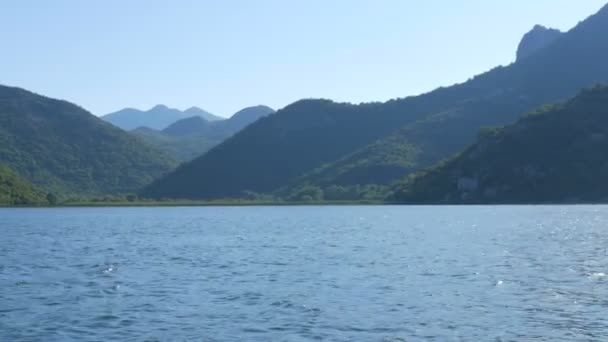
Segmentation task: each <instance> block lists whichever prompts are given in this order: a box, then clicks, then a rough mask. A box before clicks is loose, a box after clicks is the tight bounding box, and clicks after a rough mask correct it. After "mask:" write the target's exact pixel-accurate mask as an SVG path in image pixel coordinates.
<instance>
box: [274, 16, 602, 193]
mask: <svg viewBox="0 0 608 342" xmlns="http://www.w3.org/2000/svg"><path fill="white" fill-rule="evenodd" d="M607 23H608V15H607V10H606V8H604V9H602V11H600V13H599V14H597V15H596V16H594V17H591V18H589V19H588V20H587V21H585V22H583V23H582V24H581V25H579V26H578V27H576V28H575V29H573V30H572V31H571V32H569V33H568V34H566V35H563V36H561V37H562V38H560V39H557V40H555V41H554V44H555V45H554V46H553V44H551V45H549V46H548V47H546V48H545V49H541V50H538V51H537V53H535V54H532V55H530V56H528V58H524V59H523V60H521V61H519V62H517V63H515V64H513V65H511V66H509V67H506V68H497V69H495V70H493V71H491V72H489V73H486V74H484V75H481V76H478V77H476V78H474V79H473V80H471V81H469V82H467V83H465V84H464V85H462V86H467V85H473V84H476V83H477V84H478V85H479V86H484V84H486V85H485V86H486V87H488V88H489V89H491V90H493V91H494V93H493V94H487V95H484V96H477V97H471V98H470V99H468V100H466V101H464V102H461V103H455V104H454V106H453V107H452V108H449V109H448V110H445V111H442V112H437V113H433V114H430V115H427V116H426V117H424V118H422V119H420V120H417V121H415V122H413V123H410V124H406V125H404V126H403V127H402V128H400V129H399V130H397V131H396V132H394V133H393V134H391V135H389V136H388V137H386V138H382V139H380V140H378V141H375V142H373V143H372V144H370V145H368V146H365V147H364V148H361V149H359V150H357V151H355V152H353V153H351V154H349V155H347V156H345V157H343V158H341V159H339V160H338V161H335V162H332V163H329V164H327V165H324V166H323V167H321V168H318V169H315V170H313V171H312V172H308V173H307V174H305V175H304V176H302V177H299V178H298V179H297V180H296V181H294V182H292V183H290V184H289V188H291V189H292V191H297V188H299V187H302V186H308V185H317V186H321V187H327V186H330V185H340V186H355V185H365V184H380V185H388V184H390V183H392V182H393V181H396V180H397V179H399V178H401V177H400V176H399V175H404V174H407V173H409V172H412V171H415V170H416V169H419V168H422V167H427V166H430V165H432V164H433V163H435V162H437V161H438V160H441V159H443V158H446V157H448V156H449V155H452V154H454V153H456V152H459V151H460V150H462V149H463V148H464V147H465V146H466V145H467V144H469V143H470V142H472V141H473V140H474V138H475V137H476V134H477V132H478V131H479V128H481V127H484V126H496V125H504V124H507V123H511V122H513V121H515V120H516V119H517V118H518V117H519V116H520V115H521V114H523V113H525V112H527V111H530V110H532V109H533V108H535V107H537V106H540V105H542V104H545V103H551V102H556V101H561V100H564V99H566V98H568V97H570V96H573V95H574V94H576V93H577V92H578V91H579V90H580V89H581V88H583V87H586V86H590V85H593V84H596V83H601V82H608V68H607V67H606V66H605V63H604V60H605V58H606V57H608V44H607V42H606V41H605V40H603V39H601V38H600V37H601V35H600V34H599V32H601V31H602V30H604V31H605V30H608V25H607ZM533 31H534V30H533ZM524 39H526V38H524ZM489 81H491V82H489ZM457 87H458V86H457ZM447 89H448V90H454V89H453V88H447ZM282 193H285V189H282Z"/></svg>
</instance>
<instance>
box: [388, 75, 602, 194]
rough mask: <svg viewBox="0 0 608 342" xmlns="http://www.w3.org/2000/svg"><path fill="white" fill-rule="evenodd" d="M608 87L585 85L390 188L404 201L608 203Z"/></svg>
mask: <svg viewBox="0 0 608 342" xmlns="http://www.w3.org/2000/svg"><path fill="white" fill-rule="evenodd" d="M606 151H608V88H605V87H596V88H594V89H590V90H586V91H584V92H582V93H581V94H580V95H579V96H577V97H575V98H574V99H572V100H570V101H568V102H566V103H565V104H563V105H557V106H545V107H544V108H542V109H540V110H538V111H536V112H534V113H532V114H530V115H528V116H526V117H524V118H523V119H521V120H519V121H518V122H517V123H516V124H513V125H510V126H506V127H504V128H502V129H485V130H483V131H482V133H480V135H479V138H478V140H477V142H476V143H475V144H473V145H472V146H471V147H469V148H468V149H466V150H465V151H464V152H463V153H461V154H459V155H458V156H456V157H454V158H453V159H451V160H449V161H447V162H444V163H441V164H439V165H437V166H435V167H433V168H431V169H428V170H424V171H422V172H419V173H417V174H416V175H415V176H412V177H410V178H409V179H407V180H406V181H404V182H403V183H400V184H399V185H397V186H396V187H395V188H394V192H395V193H394V195H393V197H392V199H393V200H395V201H397V202H403V203H542V202H587V201H588V202H598V201H602V202H605V201H607V200H608V184H607V183H605V182H603V179H604V177H606V176H607V175H608V154H607V153H606Z"/></svg>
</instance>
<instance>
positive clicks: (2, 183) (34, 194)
mask: <svg viewBox="0 0 608 342" xmlns="http://www.w3.org/2000/svg"><path fill="white" fill-rule="evenodd" d="M45 202H46V201H45V199H44V197H43V195H42V193H41V192H40V191H38V190H37V189H36V188H34V186H33V185H32V184H31V183H30V182H28V181H27V180H25V179H23V178H21V177H20V176H18V175H17V174H15V173H14V172H13V171H12V170H11V169H9V168H8V167H6V166H4V165H2V164H0V206H5V205H25V204H43V203H45Z"/></svg>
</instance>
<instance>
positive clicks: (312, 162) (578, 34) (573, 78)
mask: <svg viewBox="0 0 608 342" xmlns="http://www.w3.org/2000/svg"><path fill="white" fill-rule="evenodd" d="M605 32H608V7H605V8H603V9H602V10H601V11H600V12H599V13H598V14H596V15H594V16H592V17H590V18H588V19H587V20H585V21H583V22H581V23H580V24H579V25H578V26H577V27H575V28H574V29H572V30H571V31H570V32H567V33H564V34H563V35H561V36H560V37H559V38H557V39H555V41H554V42H552V43H551V44H549V45H547V46H546V47H544V48H541V49H540V50H538V51H536V52H534V53H532V54H531V55H529V56H527V57H526V58H523V59H521V60H520V61H518V62H516V63H514V64H511V65H509V66H506V67H498V68H495V69H493V70H491V71H489V72H487V73H484V74H482V75H479V76H476V77H474V78H472V79H470V80H469V81H467V82H465V83H462V84H458V85H454V86H451V87H447V88H440V89H437V90H435V91H433V92H430V93H428V94H423V95H420V96H415V97H409V98H404V99H399V100H393V101H389V102H386V103H370V104H361V105H350V104H340V103H334V102H331V101H327V100H304V101H299V102H297V103H294V104H292V105H290V106H288V107H286V108H284V109H283V110H280V111H278V112H277V114H275V115H272V116H271V117H268V118H265V119H262V120H259V121H258V122H256V123H255V124H253V125H251V126H249V127H248V128H247V129H245V130H243V131H241V132H240V133H238V134H236V135H235V136H234V137H232V138H231V139H228V140H227V141H225V142H224V143H222V144H221V145H219V146H217V147H215V148H213V149H212V150H210V151H209V152H208V153H207V154H205V155H203V156H202V157H200V158H198V159H196V160H194V161H192V162H191V163H188V164H185V165H182V166H181V167H180V168H178V169H177V170H176V171H175V172H173V173H172V174H170V175H168V176H167V177H165V178H163V179H160V180H158V181H156V182H155V183H153V184H152V185H151V186H149V187H147V188H146V189H145V190H144V191H143V195H145V196H149V197H174V198H196V199H209V198H228V197H241V196H243V195H244V194H246V193H247V192H248V191H252V192H256V193H271V192H276V191H277V190H279V189H285V188H286V187H287V188H289V187H293V186H296V190H297V186H299V185H301V184H308V185H317V184H323V185H327V186H330V184H353V185H354V184H357V185H365V184H366V183H367V182H384V184H389V183H390V182H391V181H393V180H396V179H397V178H398V177H400V176H399V174H400V172H402V173H401V174H407V173H409V172H412V171H415V170H418V169H420V168H421V167H425V166H428V165H431V164H433V163H435V162H437V161H438V160H441V159H443V158H446V157H448V156H450V155H452V154H454V153H456V152H458V151H460V150H461V149H463V148H464V147H465V146H467V145H468V144H470V143H472V142H473V141H474V139H475V137H476V134H477V132H478V131H479V129H480V127H483V126H494V125H503V124H507V123H511V122H514V121H515V120H517V118H519V117H520V116H521V115H523V114H524V113H526V112H528V111H530V110H532V109H533V108H535V107H538V106H540V105H542V104H545V103H552V102H556V101H561V100H564V99H566V98H568V97H570V96H573V95H575V94H576V93H577V92H578V91H579V90H580V89H582V88H584V87H586V86H590V85H592V84H596V83H598V82H601V81H608V68H606V62H605V61H606V60H608V40H606V39H603V35H604V33H605ZM404 146H406V148H405V149H404ZM378 151H381V152H382V151H386V153H387V155H386V156H382V155H378ZM382 153H384V152H382ZM395 155H398V157H394V156H395ZM376 160H381V161H382V162H381V163H377V162H376ZM399 170H400V171H399ZM307 176H310V178H306V177H307ZM389 176H390V177H389Z"/></svg>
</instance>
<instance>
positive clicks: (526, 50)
mask: <svg viewBox="0 0 608 342" xmlns="http://www.w3.org/2000/svg"><path fill="white" fill-rule="evenodd" d="M562 34H563V33H562V32H561V31H560V30H557V29H553V28H547V27H545V26H543V25H534V27H533V28H532V30H530V31H529V32H528V33H526V34H525V35H524V36H523V38H522V39H521V41H520V42H519V46H518V47H517V60H518V61H520V60H522V59H524V58H526V57H528V56H530V55H531V54H533V53H534V52H536V51H538V50H540V49H542V48H544V47H546V46H547V45H549V44H551V43H553V41H555V40H556V39H557V38H559V37H561V35H562Z"/></svg>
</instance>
